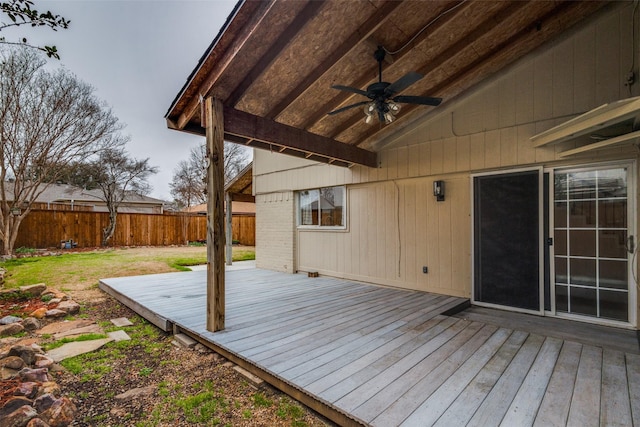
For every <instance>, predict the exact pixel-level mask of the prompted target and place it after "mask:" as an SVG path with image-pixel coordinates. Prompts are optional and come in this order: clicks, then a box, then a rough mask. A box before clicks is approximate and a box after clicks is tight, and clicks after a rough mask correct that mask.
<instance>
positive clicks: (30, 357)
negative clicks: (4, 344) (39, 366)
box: [8, 345, 36, 365]
mask: <svg viewBox="0 0 640 427" xmlns="http://www.w3.org/2000/svg"><path fill="white" fill-rule="evenodd" d="M8 356H18V357H19V358H20V359H22V360H24V363H25V364H27V365H33V364H34V363H35V361H36V351H35V350H34V349H33V348H32V347H27V346H26V345H14V346H13V347H11V349H10V350H9V354H8Z"/></svg>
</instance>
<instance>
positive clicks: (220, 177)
mask: <svg viewBox="0 0 640 427" xmlns="http://www.w3.org/2000/svg"><path fill="white" fill-rule="evenodd" d="M204 104H205V115H206V129H207V163H208V165H207V330H208V331H210V332H216V331H221V330H223V329H224V324H225V282H224V280H225V277H224V243H225V235H224V202H223V200H224V119H223V114H224V113H223V111H224V110H223V107H222V102H221V101H220V100H218V99H213V98H212V97H210V96H209V97H207V98H205V100H204Z"/></svg>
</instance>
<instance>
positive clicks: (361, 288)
mask: <svg viewBox="0 0 640 427" xmlns="http://www.w3.org/2000/svg"><path fill="white" fill-rule="evenodd" d="M205 278H206V273H205V272H191V273H169V274H161V275H153V276H138V277H130V278H117V279H104V280H102V281H101V283H100V288H101V289H103V290H105V291H106V292H108V293H110V294H112V295H114V296H115V297H116V298H117V299H119V300H120V301H122V302H123V303H124V304H126V305H129V306H130V307H132V308H133V309H134V310H136V311H138V312H139V313H140V314H141V315H143V316H144V317H146V318H147V319H149V320H150V321H153V322H154V323H155V324H157V325H159V326H161V327H163V328H165V329H171V328H172V327H174V328H176V329H179V330H182V331H185V332H188V333H189V334H190V335H192V336H193V337H195V338H196V339H198V340H200V341H202V342H206V343H207V345H209V346H210V347H212V348H214V349H216V350H217V351H219V352H221V353H222V354H224V355H225V356H227V357H228V358H229V359H231V360H233V361H234V362H236V363H238V364H240V365H242V366H243V367H245V368H248V369H250V370H252V371H253V372H254V373H256V374H258V375H259V376H261V377H263V378H264V379H265V380H266V381H268V382H270V383H271V384H273V385H274V386H276V387H278V388H280V389H282V390H283V391H285V392H287V393H289V394H291V395H292V396H293V397H295V398H297V399H298V400H300V401H302V402H303V403H305V404H307V405H308V406H310V407H311V408H313V409H315V410H317V411H319V412H320V413H322V414H324V415H326V416H328V417H329V418H331V419H332V420H334V421H335V422H337V423H338V424H342V425H360V424H363V425H374V426H385V427H387V426H397V425H402V426H430V425H437V426H452V425H453V426H458V425H474V426H476V425H477V426H492V425H504V426H527V425H536V426H538V425H539V426H551V425H571V426H574V425H575V426H592V425H593V426H598V425H601V426H605V425H607V426H608V425H612V426H613V425H621V426H629V425H638V426H640V355H639V354H638V351H637V341H636V342H635V350H636V351H634V343H633V342H634V340H633V338H634V336H633V334H630V333H629V332H628V331H623V333H621V335H622V338H621V339H622V341H624V339H626V338H625V337H627V338H628V339H629V340H630V341H629V344H628V345H627V344H624V346H623V347H622V348H625V349H627V350H628V351H621V350H619V349H612V348H609V347H607V346H606V343H603V344H605V346H604V347H602V346H598V345H593V343H583V342H579V341H578V340H580V336H579V335H577V336H575V335H574V336H573V337H572V339H571V340H569V339H563V338H561V337H560V338H559V337H558V336H548V335H552V334H542V333H539V332H538V333H536V332H535V331H534V332H530V331H528V330H527V327H526V322H524V323H522V322H521V323H511V322H509V324H500V321H497V322H491V321H490V319H489V317H490V316H489V317H485V318H484V321H476V320H472V317H473V316H471V315H470V316H469V318H468V319H467V318H464V317H465V315H464V313H463V314H460V315H458V316H460V317H453V316H447V315H443V314H442V313H448V314H449V313H451V312H452V311H455V310H452V309H455V307H457V306H459V305H460V304H464V303H466V300H463V299H460V298H453V297H444V296H441V295H435V294H428V293H420V292H412V291H403V290H397V289H389V288H384V287H379V286H373V285H367V284H362V283H355V282H349V281H344V280H338V279H332V278H326V277H320V278H313V279H310V278H307V277H306V276H302V275H289V274H282V273H276V272H270V271H264V270H256V269H252V270H239V271H229V272H227V309H226V310H227V313H226V314H227V319H226V323H227V329H226V330H225V331H222V332H218V333H210V332H208V331H206V329H205V324H206V319H205V302H206V286H205ZM472 314H473V313H472ZM485 316H488V315H487V314H486V313H485ZM476 317H477V316H476ZM496 318H498V319H499V318H500V316H497V317H496ZM494 319H495V318H494ZM503 321H504V319H503ZM514 325H516V326H515V328H514ZM584 327H586V328H589V327H590V326H589V325H586V326H584V325H578V326H576V328H578V329H579V328H584ZM510 328H513V329H510ZM625 334H626V335H625ZM587 335H588V334H587ZM613 335H616V334H615V333H613ZM576 339H577V340H576ZM616 339H618V338H616ZM616 342H617V341H616ZM617 348H620V347H617Z"/></svg>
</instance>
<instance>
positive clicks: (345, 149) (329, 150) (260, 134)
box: [224, 107, 378, 167]
mask: <svg viewBox="0 0 640 427" xmlns="http://www.w3.org/2000/svg"><path fill="white" fill-rule="evenodd" d="M224 129H225V135H227V134H229V135H235V136H237V137H241V138H250V139H252V140H254V141H255V142H262V143H263V144H267V145H274V146H276V147H286V148H287V149H292V150H295V151H298V152H299V153H300V156H301V157H304V156H305V154H306V153H311V154H312V156H317V157H321V158H324V159H328V160H336V159H337V160H341V161H343V162H346V163H351V164H359V165H364V166H369V167H377V165H378V162H377V155H376V153H373V152H371V151H367V150H363V149H362V148H358V147H352V146H349V145H346V144H342V143H340V142H338V141H335V140H332V139H330V138H326V137H324V136H320V135H316V134H313V133H310V132H306V131H304V130H302V129H298V128H295V127H292V126H287V125H284V124H282V123H278V122H275V121H273V120H269V119H266V118H264V117H259V116H255V115H253V114H249V113H245V112H244V111H240V110H236V109H233V108H231V107H225V108H224ZM252 145H254V142H252ZM289 154H293V153H289Z"/></svg>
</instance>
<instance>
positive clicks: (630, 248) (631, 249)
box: [627, 236, 636, 254]
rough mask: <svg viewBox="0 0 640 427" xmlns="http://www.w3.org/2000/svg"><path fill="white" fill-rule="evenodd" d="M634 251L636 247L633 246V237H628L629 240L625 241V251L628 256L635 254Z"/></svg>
mask: <svg viewBox="0 0 640 427" xmlns="http://www.w3.org/2000/svg"><path fill="white" fill-rule="evenodd" d="M635 250H636V246H635V242H634V239H633V236H629V238H628V239H627V251H628V252H629V253H630V254H632V253H634V252H635Z"/></svg>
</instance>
